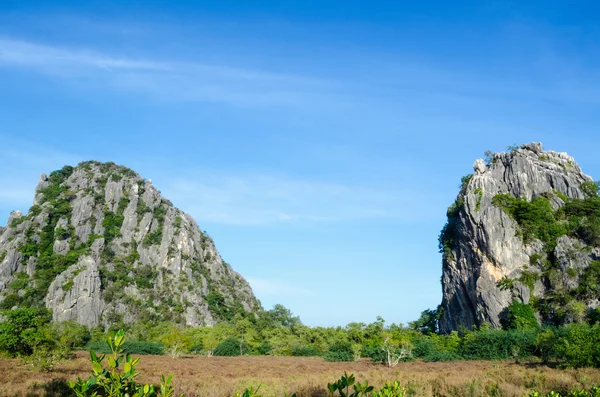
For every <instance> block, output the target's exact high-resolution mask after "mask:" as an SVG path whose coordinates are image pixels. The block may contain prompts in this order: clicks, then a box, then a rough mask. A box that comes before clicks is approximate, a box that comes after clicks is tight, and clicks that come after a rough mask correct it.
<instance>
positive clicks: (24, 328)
mask: <svg viewBox="0 0 600 397" xmlns="http://www.w3.org/2000/svg"><path fill="white" fill-rule="evenodd" d="M2 315H3V316H4V317H5V318H6V319H5V320H4V321H3V322H1V323H0V351H3V352H5V353H7V354H8V355H10V356H29V355H31V354H32V353H33V352H34V350H35V349H36V348H38V347H41V346H43V345H46V346H49V345H53V344H54V341H53V340H52V338H51V336H50V333H49V332H48V328H47V325H48V323H49V322H50V319H51V315H50V312H49V311H48V310H46V309H15V310H7V311H3V312H2Z"/></svg>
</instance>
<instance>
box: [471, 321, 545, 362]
mask: <svg viewBox="0 0 600 397" xmlns="http://www.w3.org/2000/svg"><path fill="white" fill-rule="evenodd" d="M535 336H536V332H535V331H533V330H528V331H518V330H511V331H504V330H501V329H490V330H481V331H476V332H468V333H467V334H465V336H464V337H463V339H462V342H461V346H460V349H459V354H460V355H462V356H463V357H465V358H469V359H479V360H503V359H509V358H514V357H515V353H516V354H518V356H519V357H529V356H531V355H533V353H534V351H535Z"/></svg>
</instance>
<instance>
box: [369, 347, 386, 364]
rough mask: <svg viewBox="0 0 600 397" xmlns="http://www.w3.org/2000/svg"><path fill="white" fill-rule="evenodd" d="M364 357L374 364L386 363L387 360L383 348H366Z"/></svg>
mask: <svg viewBox="0 0 600 397" xmlns="http://www.w3.org/2000/svg"><path fill="white" fill-rule="evenodd" d="M363 355H364V356H365V357H369V358H370V359H371V361H373V362H374V363H384V362H385V360H386V359H387V354H386V352H385V351H384V350H383V349H382V348H381V347H368V348H365V349H363Z"/></svg>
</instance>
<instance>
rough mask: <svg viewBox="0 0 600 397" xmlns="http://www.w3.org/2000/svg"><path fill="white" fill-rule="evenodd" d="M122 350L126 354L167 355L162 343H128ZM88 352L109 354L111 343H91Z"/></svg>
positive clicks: (100, 341)
mask: <svg viewBox="0 0 600 397" xmlns="http://www.w3.org/2000/svg"><path fill="white" fill-rule="evenodd" d="M121 349H122V350H123V353H126V354H139V355H156V356H161V355H163V354H165V348H164V346H163V344H162V343H160V342H146V341H126V342H124V343H123V345H122V346H121ZM88 350H90V351H95V352H97V353H103V354H108V353H110V352H111V350H110V345H109V343H108V342H107V341H104V340H95V341H92V342H90V343H89V345H88Z"/></svg>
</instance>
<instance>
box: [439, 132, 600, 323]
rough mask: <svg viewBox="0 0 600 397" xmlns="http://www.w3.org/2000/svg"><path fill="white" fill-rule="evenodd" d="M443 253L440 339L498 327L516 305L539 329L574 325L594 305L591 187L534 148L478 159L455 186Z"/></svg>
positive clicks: (599, 216)
mask: <svg viewBox="0 0 600 397" xmlns="http://www.w3.org/2000/svg"><path fill="white" fill-rule="evenodd" d="M440 250H441V251H442V252H443V275H442V288H443V301H442V305H441V307H440V310H441V311H442V313H443V314H442V317H441V320H440V328H441V330H442V331H443V332H449V331H451V330H456V329H458V328H459V327H460V326H465V327H467V328H471V327H473V326H479V325H481V324H483V323H484V322H488V323H490V324H491V325H492V326H494V327H499V326H500V325H501V320H502V318H503V316H505V315H506V308H507V307H508V306H509V305H510V303H511V302H512V301H513V300H514V299H517V300H519V301H522V302H525V303H529V304H531V305H532V306H533V307H534V309H535V311H536V313H537V316H538V318H539V320H540V321H541V322H544V323H554V324H563V323H569V322H576V321H581V320H582V319H583V318H584V317H585V316H586V315H587V314H588V312H589V310H590V309H593V308H595V307H597V306H598V305H599V300H600V287H599V285H600V262H598V261H599V260H600V198H599V197H598V188H597V185H596V184H595V183H594V182H592V178H591V177H589V176H587V175H586V174H584V173H583V172H582V170H581V168H580V167H579V166H578V165H577V163H576V162H575V160H574V159H573V158H572V157H570V156H568V155H567V154H566V153H558V152H554V151H544V150H543V148H542V145H541V144H540V143H531V144H528V145H523V146H520V147H514V148H511V150H509V152H507V153H496V154H493V155H492V154H490V155H489V158H488V159H487V162H486V161H484V160H477V161H476V162H475V164H474V174H472V175H468V176H466V177H464V178H463V180H462V186H461V190H460V193H459V194H458V197H457V198H456V201H455V203H454V204H453V205H452V206H450V208H449V209H448V223H447V224H446V226H445V227H444V229H443V230H442V233H441V235H440Z"/></svg>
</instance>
